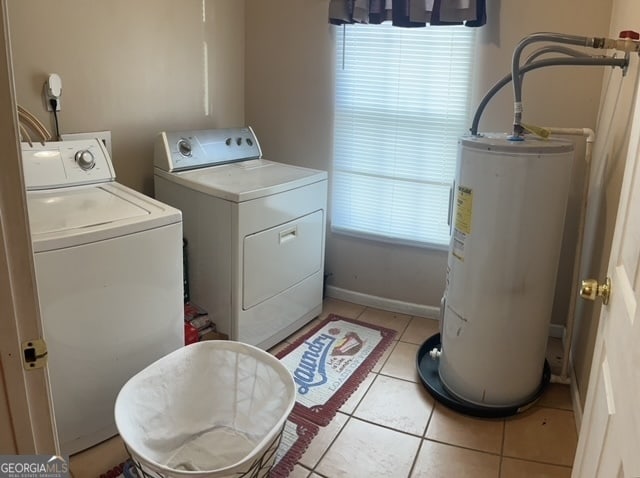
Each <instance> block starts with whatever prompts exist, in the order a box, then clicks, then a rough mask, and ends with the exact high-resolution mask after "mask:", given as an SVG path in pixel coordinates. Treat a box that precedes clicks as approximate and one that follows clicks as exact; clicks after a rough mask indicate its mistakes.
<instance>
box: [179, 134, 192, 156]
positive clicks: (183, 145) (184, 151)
mask: <svg viewBox="0 0 640 478" xmlns="http://www.w3.org/2000/svg"><path fill="white" fill-rule="evenodd" d="M178 151H179V152H180V154H181V155H182V156H191V143H190V142H189V140H187V139H184V138H182V139H181V140H180V141H178Z"/></svg>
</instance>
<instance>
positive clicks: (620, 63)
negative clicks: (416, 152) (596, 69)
mask: <svg viewBox="0 0 640 478" xmlns="http://www.w3.org/2000/svg"><path fill="white" fill-rule="evenodd" d="M628 64H629V60H628V59H627V58H612V57H597V58H593V57H587V58H582V57H578V58H548V59H546V60H537V61H535V62H533V63H530V64H528V65H525V66H523V67H522V68H520V75H521V76H523V75H524V74H525V73H528V72H530V71H533V70H537V69H538V68H544V67H547V66H611V67H620V68H625V67H626V66H628ZM512 78H513V74H509V75H506V76H505V77H504V78H502V79H501V80H500V81H498V82H497V83H496V84H495V85H494V86H493V87H492V88H491V89H490V90H489V91H488V92H487V94H486V95H485V96H484V98H482V100H481V101H480V104H479V105H478V107H477V108H476V113H475V115H474V116H473V121H472V122H471V128H470V131H471V134H472V135H474V136H475V135H477V134H478V125H479V124H480V118H481V117H482V113H483V112H484V109H485V108H486V106H487V104H488V103H489V101H491V98H493V97H494V96H495V94H496V93H497V92H498V91H500V90H501V89H502V88H503V87H504V86H505V85H507V84H509V82H510V81H512Z"/></svg>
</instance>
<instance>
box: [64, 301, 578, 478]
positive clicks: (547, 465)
mask: <svg viewBox="0 0 640 478" xmlns="http://www.w3.org/2000/svg"><path fill="white" fill-rule="evenodd" d="M324 305H325V306H324V310H323V313H322V315H321V316H320V317H319V318H317V319H315V320H313V321H312V322H310V323H309V324H308V325H307V326H305V327H304V328H303V329H301V330H300V331H298V332H297V333H295V334H293V335H292V336H290V337H289V338H287V340H286V341H285V342H283V343H282V344H279V345H278V346H276V347H274V348H273V349H271V352H272V353H276V352H277V351H279V350H281V349H282V348H283V347H285V346H286V345H287V344H288V343H291V342H293V341H295V339H296V338H298V337H300V336H301V335H302V334H304V333H305V332H307V331H308V330H310V329H311V328H312V327H314V326H315V325H317V324H318V323H319V322H320V321H321V320H322V319H324V318H325V317H326V316H328V315H329V314H331V313H333V314H337V315H341V316H343V317H349V318H353V319H358V320H362V321H364V322H370V323H373V324H377V325H382V326H384V327H389V328H392V329H395V330H396V331H397V332H398V335H397V337H398V340H397V341H395V342H393V343H392V344H391V346H390V347H389V349H388V350H387V352H386V353H385V354H384V356H383V357H382V358H381V359H380V360H379V362H378V363H377V364H376V365H375V367H374V368H373V370H372V372H371V373H370V374H369V376H368V377H367V378H366V379H365V380H364V382H363V383H362V384H361V385H360V387H359V388H358V390H357V391H356V392H354V394H353V395H352V396H351V397H350V398H349V400H348V401H347V402H346V403H345V404H344V405H343V406H342V407H341V408H340V411H339V412H338V415H337V416H336V417H335V418H334V419H333V420H332V421H331V423H330V424H329V425H328V426H326V427H320V431H319V433H318V435H317V436H316V437H315V438H314V439H313V441H312V442H311V444H310V446H309V448H308V449H307V451H306V452H305V453H304V455H303V456H302V457H301V458H300V460H299V462H298V464H297V465H296V467H295V469H294V470H293V472H292V473H291V475H290V477H291V478H322V477H326V478H339V477H348V478H360V477H362V478H365V477H366V478H372V477H385V478H386V477H393V478H401V477H407V478H417V477H425V478H427V477H428V478H445V477H446V478H457V477H474V478H485V477H486V478H542V477H545V478H569V477H570V476H571V464H572V462H573V456H574V453H575V448H576V443H577V433H576V427H575V421H574V416H573V411H572V405H571V397H570V394H569V387H567V386H564V385H555V384H551V385H550V386H549V388H548V390H547V391H546V392H545V395H544V396H543V397H542V398H541V400H540V401H539V402H538V403H537V404H536V405H535V406H534V407H532V408H531V409H530V410H528V411H526V412H524V413H522V414H519V415H517V416H515V417H511V418H507V419H493V420H489V419H479V418H473V417H468V416H465V415H461V414H459V413H457V412H454V411H451V410H449V409H447V408H445V407H444V406H442V405H440V404H438V403H436V402H434V400H433V399H432V398H431V396H430V395H429V394H428V393H427V392H426V390H425V388H424V387H423V386H422V384H421V383H420V379H419V378H418V374H417V372H416V367H415V357H416V352H417V350H418V347H419V346H420V344H422V343H423V342H424V340H425V339H426V338H428V337H429V336H431V335H433V334H434V333H437V331H438V323H437V321H435V320H431V319H425V318H421V317H411V316H408V315H403V314H397V313H392V312H386V311H381V310H376V309H372V308H367V307H364V306H360V305H356V304H352V303H348V302H343V301H339V300H335V299H326V300H325V304H324ZM559 351H560V353H559ZM560 354H561V348H559V345H558V343H557V341H554V339H552V340H551V341H550V346H549V351H548V354H547V358H548V360H549V362H550V364H551V366H552V369H554V368H555V367H557V366H558V364H559V356H560ZM126 457H127V455H126V451H125V450H124V447H123V446H122V442H121V440H120V439H119V438H118V437H116V438H113V439H111V440H109V441H107V442H105V443H103V444H101V445H98V446H96V447H94V448H92V449H90V450H88V451H85V452H83V453H80V454H78V455H74V456H73V457H71V471H72V473H73V475H74V476H75V478H85V477H87V478H89V477H97V476H99V474H100V473H102V472H104V471H106V470H107V469H108V468H110V467H112V466H115V465H116V464H118V463H120V462H122V461H124V460H125V459H126Z"/></svg>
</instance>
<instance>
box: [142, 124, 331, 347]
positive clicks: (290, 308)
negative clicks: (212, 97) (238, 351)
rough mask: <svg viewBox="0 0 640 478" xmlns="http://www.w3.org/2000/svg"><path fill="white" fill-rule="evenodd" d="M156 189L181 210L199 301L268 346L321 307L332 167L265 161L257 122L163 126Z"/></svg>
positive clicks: (233, 329) (231, 330)
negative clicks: (180, 127)
mask: <svg viewBox="0 0 640 478" xmlns="http://www.w3.org/2000/svg"><path fill="white" fill-rule="evenodd" d="M154 162H155V169H154V171H155V173H154V174H155V195H156V198H158V199H159V200H161V201H164V202H166V203H168V204H171V205H173V206H175V207H177V208H178V209H180V210H182V214H183V221H184V235H185V238H186V239H187V242H188V243H187V251H188V269H189V280H190V283H189V290H190V295H191V299H192V301H193V302H194V303H195V304H197V305H199V306H202V307H203V308H204V309H206V310H207V312H208V313H209V315H210V316H211V317H212V319H213V321H214V322H215V323H216V326H217V328H218V330H219V331H221V332H223V333H226V334H228V335H229V336H230V338H231V339H233V340H237V341H241V342H245V343H248V344H251V345H255V346H257V347H261V348H263V349H267V348H269V347H271V346H273V345H275V344H277V343H278V342H280V341H281V340H282V339H284V338H285V337H287V336H288V335H290V334H291V333H292V332H294V331H296V330H297V329H299V328H300V327H301V326H303V325H304V324H306V323H307V322H309V321H310V320H311V319H313V318H314V317H316V316H318V315H319V314H320V312H321V311H322V288H323V273H324V244H325V222H326V209H327V173H326V172H325V171H317V170H313V169H307V168H301V167H296V166H290V165H286V164H282V163H277V162H274V161H269V160H266V159H262V152H261V150H260V146H259V144H258V141H257V139H256V137H255V134H254V133H253V131H252V129H251V128H232V129H215V130H204V131H184V132H171V133H169V132H163V133H161V134H160V135H159V136H158V138H157V140H156V145H155V159H154Z"/></svg>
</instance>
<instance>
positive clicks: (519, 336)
mask: <svg viewBox="0 0 640 478" xmlns="http://www.w3.org/2000/svg"><path fill="white" fill-rule="evenodd" d="M573 153H574V146H573V143H571V142H568V141H563V140H555V139H554V140H542V139H537V138H533V137H531V138H530V137H526V138H525V139H524V140H520V141H512V140H510V139H509V138H508V137H507V136H506V135H498V134H486V135H483V136H470V137H465V138H463V139H461V140H460V142H459V154H458V162H457V170H456V177H455V183H454V188H453V208H452V214H451V229H452V237H451V244H450V247H449V255H448V269H447V283H446V289H445V296H444V298H443V301H442V309H443V310H442V317H441V318H442V323H441V333H440V342H441V343H440V352H439V353H438V354H437V357H438V358H437V362H439V364H438V371H437V373H438V377H437V378H438V379H439V380H440V381H441V385H442V388H443V389H444V391H445V393H447V394H448V395H449V396H450V397H451V398H452V399H453V400H455V401H459V402H460V403H462V404H464V406H463V408H464V407H465V406H466V407H468V408H469V407H470V408H472V409H473V408H477V411H479V412H480V413H475V414H478V415H482V411H483V410H489V411H491V410H492V409H493V410H497V411H498V412H499V411H500V410H513V409H518V408H520V407H522V406H523V405H526V404H528V403H530V402H531V401H532V400H533V399H534V398H535V396H536V393H537V391H539V389H540V386H541V381H542V380H543V375H544V374H543V368H544V367H545V355H546V345H547V337H548V333H549V323H550V319H551V310H552V305H553V298H554V293H555V282H556V273H557V268H558V260H559V256H560V247H561V244H562V234H563V229H564V218H565V210H566V205H567V199H568V195H569V186H570V179H571V168H572V164H573ZM432 357H433V354H432ZM434 358H435V357H434ZM423 381H424V377H423ZM498 414H499V413H498ZM489 415H491V413H489Z"/></svg>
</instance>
